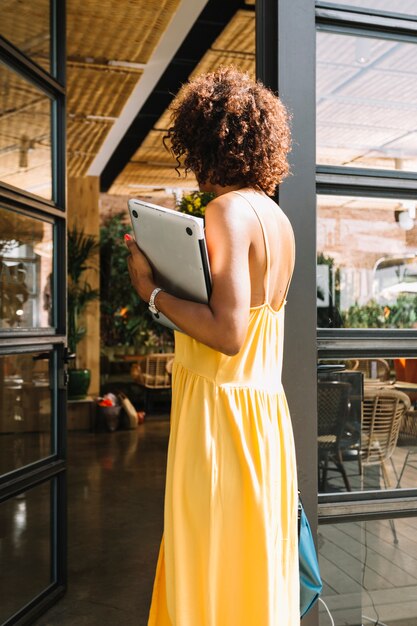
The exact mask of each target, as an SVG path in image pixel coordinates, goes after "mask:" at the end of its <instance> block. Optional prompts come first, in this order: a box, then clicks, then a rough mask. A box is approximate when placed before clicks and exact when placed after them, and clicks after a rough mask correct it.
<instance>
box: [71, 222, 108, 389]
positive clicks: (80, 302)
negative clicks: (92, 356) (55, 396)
mask: <svg viewBox="0 0 417 626" xmlns="http://www.w3.org/2000/svg"><path fill="white" fill-rule="evenodd" d="M98 249H99V244H98V241H97V240H96V238H95V237H94V236H93V235H86V234H85V233H84V232H83V231H82V230H78V229H77V228H76V227H73V228H72V229H70V230H69V231H68V348H69V351H70V352H71V353H72V354H75V355H76V354H77V345H78V343H79V342H80V341H81V339H82V338H83V337H84V335H85V334H86V332H87V329H86V328H85V326H83V324H82V317H83V315H84V314H85V312H86V309H87V307H88V305H89V303H90V302H92V301H93V300H97V299H98V297H99V294H100V291H99V290H98V289H93V288H92V287H91V285H90V283H89V282H87V281H86V280H85V279H83V274H84V272H86V271H87V270H89V269H92V268H93V265H92V264H91V261H92V259H93V257H94V255H95V254H96V252H97V251H98ZM68 373H69V381H68V396H69V397H70V398H73V399H75V398H84V397H85V396H86V394H87V391H88V387H89V384H90V379H91V372H90V370H89V369H85V368H77V361H76V356H75V359H74V361H73V366H71V367H70V368H69V370H68Z"/></svg>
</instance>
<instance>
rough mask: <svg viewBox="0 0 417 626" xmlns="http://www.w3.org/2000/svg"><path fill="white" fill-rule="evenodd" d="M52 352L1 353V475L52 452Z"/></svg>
mask: <svg viewBox="0 0 417 626" xmlns="http://www.w3.org/2000/svg"><path fill="white" fill-rule="evenodd" d="M51 359H52V354H51V353H49V352H34V353H29V354H27V353H26V354H11V355H5V356H0V475H3V474H6V473H7V472H10V471H13V470H15V469H18V468H19V467H23V466H24V465H29V464H30V463H33V462H34V461H38V460H39V459H42V458H44V457H47V456H49V455H50V454H52V452H53V450H51V446H52V438H51V423H52V415H53V411H52V407H53V393H54V379H53V370H52V362H51Z"/></svg>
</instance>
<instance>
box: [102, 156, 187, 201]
mask: <svg viewBox="0 0 417 626" xmlns="http://www.w3.org/2000/svg"><path fill="white" fill-rule="evenodd" d="M172 187H181V188H185V189H196V188H197V183H196V180H195V178H194V177H193V176H191V175H190V174H189V175H188V176H187V178H184V177H183V176H181V177H179V176H178V174H177V172H176V171H175V169H174V168H173V167H169V166H167V167H158V166H152V165H143V164H137V163H128V164H127V165H126V167H125V168H124V170H123V172H122V173H121V174H120V176H118V177H117V179H116V182H115V183H114V184H113V185H112V189H111V193H112V194H113V193H115V194H118V193H120V194H125V195H130V196H132V195H135V194H139V193H141V192H142V191H146V190H147V189H149V190H150V189H152V188H172Z"/></svg>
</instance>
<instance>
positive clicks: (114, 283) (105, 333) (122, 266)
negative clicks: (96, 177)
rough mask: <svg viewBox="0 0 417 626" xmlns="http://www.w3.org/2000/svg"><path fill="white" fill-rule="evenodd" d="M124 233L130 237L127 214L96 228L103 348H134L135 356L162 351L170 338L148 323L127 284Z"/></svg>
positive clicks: (143, 307) (144, 310)
mask: <svg viewBox="0 0 417 626" xmlns="http://www.w3.org/2000/svg"><path fill="white" fill-rule="evenodd" d="M125 233H130V234H131V233H132V228H131V226H130V223H129V222H128V221H127V211H119V212H118V213H114V214H113V215H110V216H109V217H107V218H106V219H105V220H104V221H103V223H102V226H101V228H100V316H101V318H100V319H101V340H102V345H103V347H111V346H133V345H134V346H135V347H136V349H137V350H138V352H141V351H142V350H145V351H150V350H152V351H154V352H156V351H158V350H161V351H162V350H164V349H165V346H167V347H168V348H169V346H172V343H173V335H172V332H171V331H170V330H169V329H165V328H164V327H163V326H161V325H160V324H157V323H156V322H154V320H153V319H152V317H151V315H150V313H149V311H148V305H147V303H146V302H143V301H142V300H141V299H140V298H139V296H138V295H137V293H136V291H135V290H134V289H133V287H132V284H131V282H130V277H129V273H128V270H127V257H128V256H129V250H128V249H127V246H126V244H125V243H124V235H125Z"/></svg>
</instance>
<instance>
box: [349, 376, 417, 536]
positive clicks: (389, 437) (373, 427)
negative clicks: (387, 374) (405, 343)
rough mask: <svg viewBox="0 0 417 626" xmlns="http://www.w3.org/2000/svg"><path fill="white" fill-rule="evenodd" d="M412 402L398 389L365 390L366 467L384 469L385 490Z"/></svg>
mask: <svg viewBox="0 0 417 626" xmlns="http://www.w3.org/2000/svg"><path fill="white" fill-rule="evenodd" d="M410 404H411V403H410V398H409V397H408V396H407V395H406V394H405V393H403V392H402V391H397V390H395V389H386V388H385V389H374V388H369V387H366V386H365V389H364V398H363V413H362V437H361V439H362V441H361V456H362V465H364V466H370V465H380V467H381V472H382V478H383V481H384V486H385V489H387V488H389V487H391V481H390V479H389V475H388V472H387V468H386V461H388V460H390V461H391V464H392V466H393V469H394V472H395V467H394V464H393V462H392V458H391V457H392V454H393V452H394V450H395V448H396V446H397V442H398V435H399V432H400V426H401V423H402V421H403V418H404V415H405V414H406V412H407V411H408V410H409V408H410ZM390 524H391V528H392V532H393V535H394V542H395V543H398V539H397V533H396V530H395V525H394V522H393V520H390Z"/></svg>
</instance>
